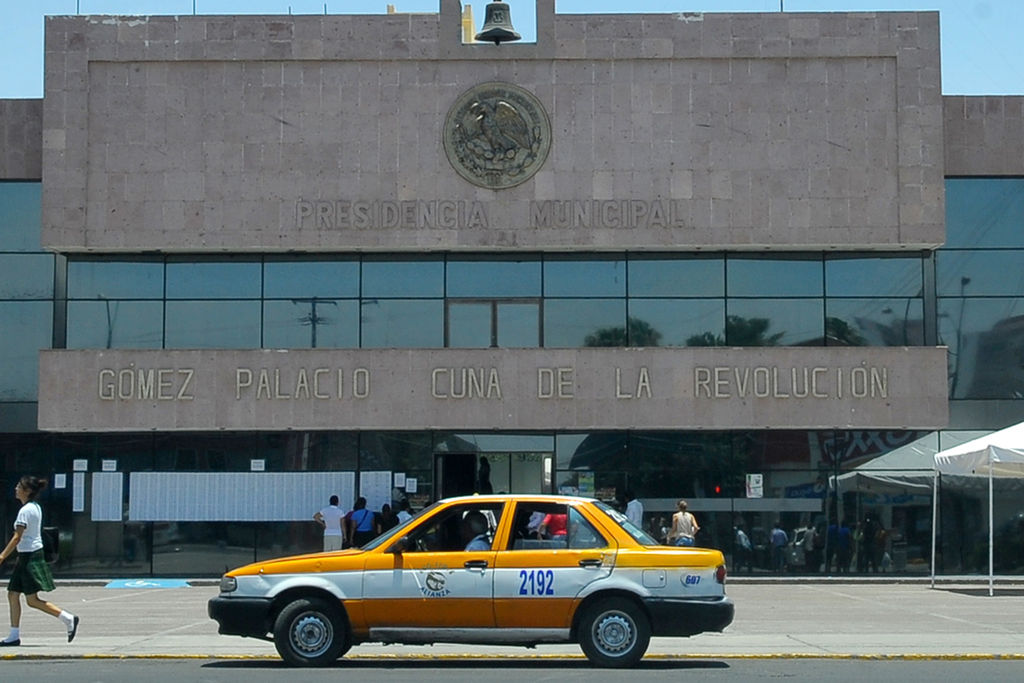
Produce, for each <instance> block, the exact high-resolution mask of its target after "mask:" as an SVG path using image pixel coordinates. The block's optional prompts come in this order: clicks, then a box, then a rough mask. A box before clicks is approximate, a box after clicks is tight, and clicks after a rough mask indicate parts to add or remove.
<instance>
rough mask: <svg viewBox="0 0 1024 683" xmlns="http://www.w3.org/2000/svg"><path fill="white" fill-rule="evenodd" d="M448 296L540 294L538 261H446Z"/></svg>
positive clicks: (525, 295) (488, 296) (480, 296)
mask: <svg viewBox="0 0 1024 683" xmlns="http://www.w3.org/2000/svg"><path fill="white" fill-rule="evenodd" d="M447 287H448V289H447V293H448V296H450V297H473V298H485V297H486V298H497V297H533V296H540V261H503V260H498V259H494V260H488V261H457V260H449V261H448V284H447Z"/></svg>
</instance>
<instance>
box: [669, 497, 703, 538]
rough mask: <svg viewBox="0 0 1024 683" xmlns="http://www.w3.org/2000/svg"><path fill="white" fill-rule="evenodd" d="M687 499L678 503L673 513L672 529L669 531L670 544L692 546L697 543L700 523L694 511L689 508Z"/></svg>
mask: <svg viewBox="0 0 1024 683" xmlns="http://www.w3.org/2000/svg"><path fill="white" fill-rule="evenodd" d="M687 507H688V506H687V503H686V501H685V500H680V501H679V502H678V503H676V513H675V514H674V515H672V529H671V530H670V531H669V532H668V542H669V544H670V545H679V546H692V545H693V544H694V543H696V538H697V532H698V531H700V525H699V524H697V518H696V517H694V516H693V513H692V512H689V511H688V510H687Z"/></svg>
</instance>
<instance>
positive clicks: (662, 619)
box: [644, 596, 735, 636]
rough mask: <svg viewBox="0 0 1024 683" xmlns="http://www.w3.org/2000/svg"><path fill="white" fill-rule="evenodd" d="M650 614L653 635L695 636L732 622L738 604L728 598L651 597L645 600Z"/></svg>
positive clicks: (717, 629)
mask: <svg viewBox="0 0 1024 683" xmlns="http://www.w3.org/2000/svg"><path fill="white" fill-rule="evenodd" d="M644 605H645V606H646V607H647V613H648V614H650V615H651V635H652V636H692V635H696V634H698V633H703V632H706V631H721V630H723V629H724V628H725V627H726V626H728V625H729V624H731V623H732V619H733V615H734V613H735V605H734V604H733V602H732V600H730V599H729V598H727V597H724V596H723V597H715V598H704V599H700V598H698V599H694V598H649V599H647V600H645V601H644Z"/></svg>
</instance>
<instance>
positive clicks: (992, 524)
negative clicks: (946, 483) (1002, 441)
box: [988, 446, 995, 597]
mask: <svg viewBox="0 0 1024 683" xmlns="http://www.w3.org/2000/svg"><path fill="white" fill-rule="evenodd" d="M994 528H995V522H994V521H993V519H992V446H989V447H988V596H989V597H992V595H993V594H994V593H995V591H994V590H993V575H994V573H995V565H993V563H992V557H993V554H992V550H993V548H992V545H993V541H994V540H995V534H994V532H993V529H994Z"/></svg>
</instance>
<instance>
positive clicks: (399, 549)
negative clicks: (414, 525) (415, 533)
mask: <svg viewBox="0 0 1024 683" xmlns="http://www.w3.org/2000/svg"><path fill="white" fill-rule="evenodd" d="M410 547H412V541H410V540H409V537H408V536H402V537H401V538H399V539H398V540H397V541H395V542H394V543H393V544H391V547H390V548H388V552H389V553H394V554H395V555H401V554H402V553H404V552H405V551H406V550H408V549H409V548H410Z"/></svg>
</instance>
